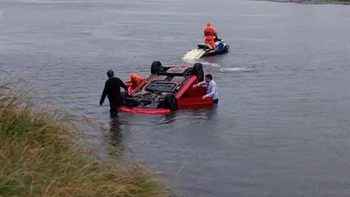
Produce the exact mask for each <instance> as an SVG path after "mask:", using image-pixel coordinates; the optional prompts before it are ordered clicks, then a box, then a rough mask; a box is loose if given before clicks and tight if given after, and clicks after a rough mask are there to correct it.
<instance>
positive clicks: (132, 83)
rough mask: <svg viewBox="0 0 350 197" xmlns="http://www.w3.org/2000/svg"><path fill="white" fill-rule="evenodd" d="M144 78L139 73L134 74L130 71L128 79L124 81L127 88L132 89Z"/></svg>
mask: <svg viewBox="0 0 350 197" xmlns="http://www.w3.org/2000/svg"><path fill="white" fill-rule="evenodd" d="M144 80H145V79H144V78H143V77H141V76H139V75H136V73H130V80H129V81H127V82H126V83H125V85H126V86H127V87H129V89H131V90H133V89H135V88H136V87H137V86H139V85H140V84H141V83H142V82H143V81H144Z"/></svg>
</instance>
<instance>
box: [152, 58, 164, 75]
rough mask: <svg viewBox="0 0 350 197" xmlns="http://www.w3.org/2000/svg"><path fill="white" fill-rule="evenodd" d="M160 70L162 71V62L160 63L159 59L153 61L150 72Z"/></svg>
mask: <svg viewBox="0 0 350 197" xmlns="http://www.w3.org/2000/svg"><path fill="white" fill-rule="evenodd" d="M162 71H163V66H162V63H160V61H154V62H153V63H152V65H151V74H152V75H155V74H158V73H159V72H162Z"/></svg>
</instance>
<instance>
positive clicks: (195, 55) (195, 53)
mask: <svg viewBox="0 0 350 197" xmlns="http://www.w3.org/2000/svg"><path fill="white" fill-rule="evenodd" d="M204 53H205V51H204V50H203V49H192V50H190V51H189V52H187V53H186V54H185V55H184V56H183V57H182V59H183V60H197V59H199V58H201V57H202V56H203V55H204Z"/></svg>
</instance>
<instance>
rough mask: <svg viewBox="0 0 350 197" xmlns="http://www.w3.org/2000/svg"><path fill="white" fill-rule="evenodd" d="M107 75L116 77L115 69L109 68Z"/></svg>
mask: <svg viewBox="0 0 350 197" xmlns="http://www.w3.org/2000/svg"><path fill="white" fill-rule="evenodd" d="M107 76H108V78H112V77H114V71H113V70H108V71H107Z"/></svg>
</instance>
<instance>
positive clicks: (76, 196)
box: [0, 85, 168, 197]
mask: <svg viewBox="0 0 350 197" xmlns="http://www.w3.org/2000/svg"><path fill="white" fill-rule="evenodd" d="M6 87H7V85H0V196H4V197H5V196H16V197H22V196H25V197H37V196H46V197H55V196H57V197H80V196H81V197H90V196H91V197H105V196H109V197H162V196H168V193H167V190H166V187H165V185H164V184H163V181H161V180H159V179H158V178H157V176H156V175H155V174H154V173H153V172H150V171H148V170H147V169H145V168H143V167H142V166H140V165H137V164H134V163H126V162H123V161H120V160H102V159H100V158H99V157H97V156H96V155H95V154H93V153H92V152H93V151H91V150H86V149H82V146H80V143H79V141H83V140H82V139H84V135H83V132H81V131H79V130H78V129H77V127H75V126H74V121H77V119H76V118H74V117H72V116H68V115H67V114H65V113H59V112H52V111H50V110H38V109H37V108H36V107H34V106H33V105H32V104H31V102H30V100H29V99H28V97H26V95H27V94H26V93H21V92H19V91H12V90H11V89H7V88H6Z"/></svg>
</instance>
